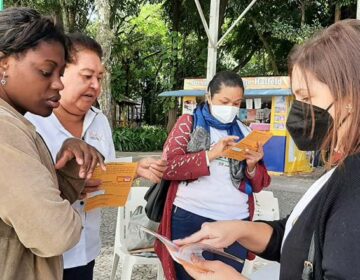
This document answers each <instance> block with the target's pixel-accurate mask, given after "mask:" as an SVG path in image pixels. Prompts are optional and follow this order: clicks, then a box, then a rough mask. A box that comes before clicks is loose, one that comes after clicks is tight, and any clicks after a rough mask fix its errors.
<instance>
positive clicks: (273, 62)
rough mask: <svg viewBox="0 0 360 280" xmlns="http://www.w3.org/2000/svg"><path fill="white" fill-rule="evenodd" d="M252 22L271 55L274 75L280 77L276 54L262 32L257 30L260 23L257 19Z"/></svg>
mask: <svg viewBox="0 0 360 280" xmlns="http://www.w3.org/2000/svg"><path fill="white" fill-rule="evenodd" d="M251 20H252V22H253V24H254V28H255V29H256V32H257V34H258V35H259V39H260V41H261V42H262V43H263V45H264V48H265V50H266V52H267V54H268V55H269V59H270V64H271V68H272V70H273V74H274V75H279V69H278V67H277V64H276V58H275V55H274V52H273V50H272V48H271V46H270V45H269V43H268V41H267V40H266V38H265V36H264V34H262V32H261V31H260V30H259V29H258V28H257V26H258V23H257V21H256V19H255V18H254V17H251Z"/></svg>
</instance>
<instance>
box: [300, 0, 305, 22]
mask: <svg viewBox="0 0 360 280" xmlns="http://www.w3.org/2000/svg"><path fill="white" fill-rule="evenodd" d="M300 9H301V26H304V24H305V11H306V1H305V0H304V1H301V3H300Z"/></svg>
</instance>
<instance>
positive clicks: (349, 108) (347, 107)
mask: <svg viewBox="0 0 360 280" xmlns="http://www.w3.org/2000/svg"><path fill="white" fill-rule="evenodd" d="M345 108H346V110H347V111H348V113H349V114H350V113H351V111H352V106H351V104H348V105H346V106H345Z"/></svg>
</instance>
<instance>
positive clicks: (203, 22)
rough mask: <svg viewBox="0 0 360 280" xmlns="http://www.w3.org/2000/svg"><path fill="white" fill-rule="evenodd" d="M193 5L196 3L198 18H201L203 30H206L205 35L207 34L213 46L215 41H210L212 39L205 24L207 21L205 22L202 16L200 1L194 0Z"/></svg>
mask: <svg viewBox="0 0 360 280" xmlns="http://www.w3.org/2000/svg"><path fill="white" fill-rule="evenodd" d="M195 5H196V8H197V10H198V12H199V15H200V18H201V22H202V24H203V26H204V29H205V32H206V35H207V37H208V40H209V41H210V44H211V45H212V46H215V43H216V42H215V43H214V42H213V41H212V39H211V36H210V30H209V27H208V24H207V22H206V19H205V16H204V12H203V10H202V8H201V5H200V2H199V0H195Z"/></svg>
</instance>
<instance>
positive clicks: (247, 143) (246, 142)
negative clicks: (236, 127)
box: [224, 130, 272, 161]
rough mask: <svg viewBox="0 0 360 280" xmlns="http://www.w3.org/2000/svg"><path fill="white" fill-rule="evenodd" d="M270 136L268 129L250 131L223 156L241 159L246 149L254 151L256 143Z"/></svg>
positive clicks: (268, 138) (263, 141)
mask: <svg viewBox="0 0 360 280" xmlns="http://www.w3.org/2000/svg"><path fill="white" fill-rule="evenodd" d="M271 137H272V134H271V132H268V131H257V130H255V131H252V132H251V133H250V134H249V135H248V136H246V137H245V138H244V139H242V140H241V141H239V142H238V143H237V144H236V145H235V146H234V147H232V148H230V149H228V150H226V151H225V153H224V157H227V158H231V159H236V160H239V161H242V160H244V159H245V158H246V156H245V154H246V150H252V151H256V150H257V148H258V143H262V144H263V145H264V144H265V143H267V142H268V141H269V140H270V138H271Z"/></svg>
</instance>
